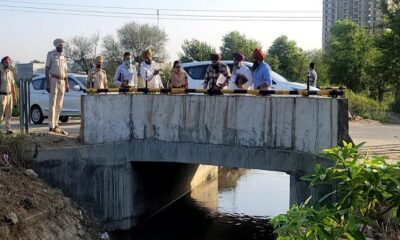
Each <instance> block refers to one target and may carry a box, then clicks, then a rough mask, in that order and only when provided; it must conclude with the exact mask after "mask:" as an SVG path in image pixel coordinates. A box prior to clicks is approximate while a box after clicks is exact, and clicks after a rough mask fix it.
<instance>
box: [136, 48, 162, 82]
mask: <svg viewBox="0 0 400 240" xmlns="http://www.w3.org/2000/svg"><path fill="white" fill-rule="evenodd" d="M142 58H143V60H144V62H142V63H141V64H140V76H141V77H142V79H143V81H145V83H146V82H147V88H164V86H163V84H162V81H161V77H160V69H159V67H158V65H157V63H156V62H155V61H153V52H152V51H151V49H147V50H146V51H144V52H143V53H142Z"/></svg>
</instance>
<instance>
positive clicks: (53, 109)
mask: <svg viewBox="0 0 400 240" xmlns="http://www.w3.org/2000/svg"><path fill="white" fill-rule="evenodd" d="M64 43H65V42H64V40H62V39H59V38H58V39H55V40H54V41H53V45H54V47H55V49H54V50H52V51H50V52H48V54H47V58H46V90H47V92H49V131H50V132H55V133H59V134H63V135H68V133H67V132H66V131H65V130H63V129H61V128H60V127H59V125H58V119H59V117H60V114H61V109H62V107H63V101H64V94H65V92H68V91H69V84H68V76H67V75H68V66H67V57H66V56H65V54H64V52H63V49H64ZM232 58H233V61H234V64H233V68H232V73H231V71H230V69H229V67H228V66H227V65H226V64H224V63H222V62H221V55H220V54H217V53H214V54H212V55H211V59H210V60H211V64H210V65H209V66H208V67H207V70H206V76H205V79H204V83H203V88H204V89H210V90H221V89H224V88H227V89H230V90H237V89H244V90H253V89H256V90H268V89H269V88H270V87H271V84H272V78H271V75H272V74H271V67H270V66H269V65H268V64H267V63H266V62H265V61H264V58H265V55H264V53H263V51H262V50H261V49H258V48H256V49H254V51H253V54H252V58H253V66H252V68H249V67H248V66H246V65H245V64H244V60H245V57H244V55H243V54H242V53H240V52H236V53H234V54H233V56H232ZM133 59H134V58H133V56H132V54H131V53H130V52H125V53H124V55H123V62H122V64H121V65H119V66H118V68H117V70H116V72H115V76H114V82H115V84H116V85H117V86H119V87H120V88H134V87H137V82H138V76H139V75H140V76H141V77H142V79H143V80H144V82H145V84H146V88H164V86H163V83H162V81H161V77H160V68H159V66H158V64H157V63H156V62H155V61H154V60H153V51H152V50H151V49H147V50H145V51H144V52H143V53H142V55H141V59H142V60H143V61H142V62H141V63H140V66H139V73H138V72H137V71H136V67H135V64H134V60H133ZM103 63H104V57H103V56H97V57H96V59H95V68H94V69H93V70H92V71H90V72H89V74H88V80H87V88H94V89H108V80H107V74H106V72H105V71H104V70H103V69H102V65H103ZM1 64H2V65H3V67H2V68H1V69H0V73H1V75H0V76H1V78H0V122H3V119H4V120H5V129H6V133H8V134H12V133H13V132H12V130H11V123H10V121H11V115H12V108H13V104H16V103H17V94H16V87H15V80H14V75H13V73H12V71H11V70H10V69H9V68H10V65H11V58H10V57H8V56H6V57H4V58H3V59H2V60H1ZM307 80H308V81H307V82H308V83H309V84H310V86H316V83H317V73H316V71H315V66H314V63H311V64H310V68H309V70H308V75H307ZM166 87H167V88H185V89H187V88H188V87H189V84H188V75H187V73H186V72H185V71H184V70H183V69H182V66H181V63H180V62H179V61H175V62H174V64H173V67H172V69H171V72H170V77H169V80H168V83H167V86H166Z"/></svg>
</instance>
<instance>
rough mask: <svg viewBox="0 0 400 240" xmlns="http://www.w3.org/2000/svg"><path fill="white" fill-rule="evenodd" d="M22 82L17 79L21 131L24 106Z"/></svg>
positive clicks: (22, 129) (22, 128)
mask: <svg viewBox="0 0 400 240" xmlns="http://www.w3.org/2000/svg"><path fill="white" fill-rule="evenodd" d="M23 88H24V84H23V80H20V81H19V130H20V132H21V133H22V132H23V131H24V125H23V122H24V111H23V109H24V106H23V104H24V103H23V101H24V99H23V98H24V89H23Z"/></svg>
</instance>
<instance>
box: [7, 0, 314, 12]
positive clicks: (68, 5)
mask: <svg viewBox="0 0 400 240" xmlns="http://www.w3.org/2000/svg"><path fill="white" fill-rule="evenodd" d="M0 2H11V3H21V4H34V5H35V4H36V5H53V6H67V7H83V8H106V9H124V10H143V11H156V10H160V11H174V12H218V13H320V12H321V11H317V10H245V9H243V10H229V9H190V8H189V9H178V8H140V7H134V8H133V7H125V6H124V7H121V6H104V5H84V4H65V3H54V2H41V1H39V2H38V1H19V0H15V1H14V0H0Z"/></svg>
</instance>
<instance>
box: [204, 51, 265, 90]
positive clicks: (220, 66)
mask: <svg viewBox="0 0 400 240" xmlns="http://www.w3.org/2000/svg"><path fill="white" fill-rule="evenodd" d="M232 58H233V68H232V73H231V72H230V69H229V67H228V66H227V65H226V64H224V63H221V55H220V54H216V53H215V54H212V55H211V64H210V65H209V66H208V67H207V70H206V77H205V79H204V84H203V87H204V88H205V89H213V90H220V89H223V88H228V89H231V90H235V89H244V90H252V89H259V90H267V89H268V88H269V87H270V86H271V83H272V79H271V67H270V66H269V65H268V64H267V63H266V62H265V61H264V58H265V55H264V53H263V51H262V50H261V49H258V48H256V49H254V51H253V56H252V58H253V66H252V67H251V69H250V67H248V66H246V65H245V64H244V60H245V57H244V55H243V54H242V53H240V52H235V53H234V54H233V55H232Z"/></svg>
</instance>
